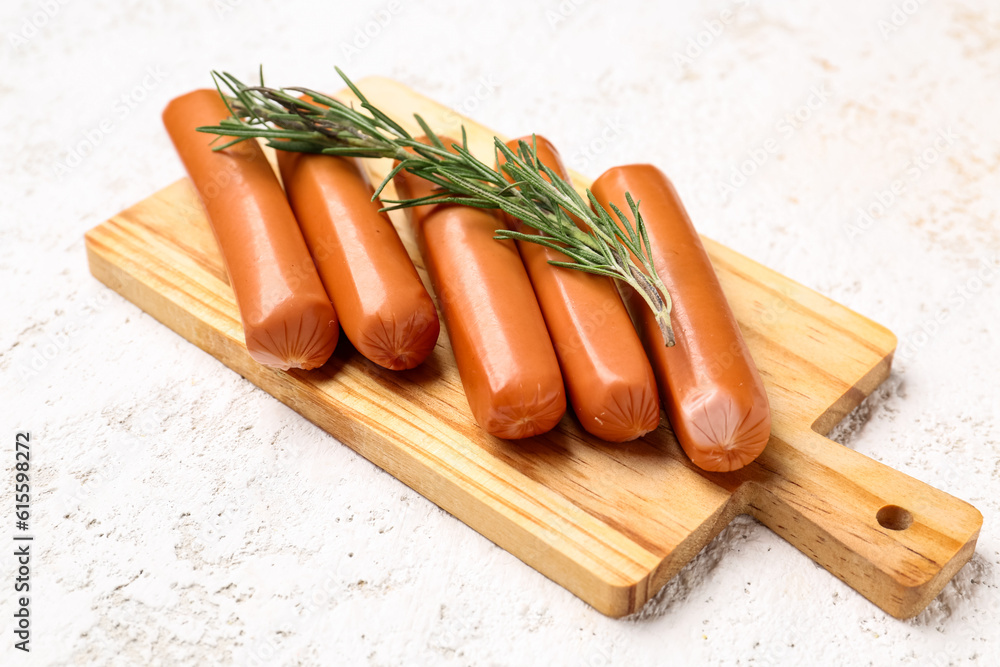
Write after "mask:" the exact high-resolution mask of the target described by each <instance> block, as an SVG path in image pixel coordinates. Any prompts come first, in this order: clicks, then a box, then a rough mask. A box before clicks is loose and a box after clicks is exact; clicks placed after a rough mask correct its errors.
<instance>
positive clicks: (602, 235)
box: [198, 69, 674, 346]
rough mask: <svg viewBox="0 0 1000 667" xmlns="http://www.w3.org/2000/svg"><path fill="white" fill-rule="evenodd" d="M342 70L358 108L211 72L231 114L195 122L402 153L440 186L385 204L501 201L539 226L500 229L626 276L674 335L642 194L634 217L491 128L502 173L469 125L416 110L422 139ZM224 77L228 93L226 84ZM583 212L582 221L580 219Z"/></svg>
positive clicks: (363, 152)
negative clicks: (449, 129) (483, 154)
mask: <svg viewBox="0 0 1000 667" xmlns="http://www.w3.org/2000/svg"><path fill="white" fill-rule="evenodd" d="M337 73H338V74H340V76H341V78H342V79H343V80H344V82H345V83H346V84H347V86H348V88H350V90H351V92H352V93H354V95H355V96H356V97H357V98H358V101H359V102H360V106H361V109H356V108H355V107H354V106H353V105H348V104H344V103H343V102H340V101H339V100H336V99H334V98H331V97H327V96H325V95H322V94H320V93H316V92H314V91H311V90H309V89H307V88H284V89H282V88H268V87H266V86H264V83H263V75H262V77H261V84H260V85H259V86H247V85H245V84H243V83H242V82H241V81H239V80H238V79H237V78H236V77H234V76H232V75H231V74H227V73H219V72H213V73H212V75H213V77H214V78H215V81H216V87H217V88H218V90H219V94H220V96H221V97H222V99H223V101H225V103H226V105H227V107H228V109H229V111H230V112H231V114H232V117H230V118H227V119H225V120H223V121H221V122H220V123H219V124H218V125H216V126H210V127H199V128H198V130H199V131H201V132H208V133H212V134H216V135H218V136H220V137H226V138H228V139H229V142H228V143H226V144H225V145H220V146H217V147H216V150H221V149H224V148H225V147H226V146H228V145H231V144H232V139H233V138H234V137H236V138H237V139H236V140H237V141H239V140H241V139H248V138H253V137H258V138H263V139H265V140H267V144H268V145H269V146H271V147H272V148H275V149H279V150H291V151H300V152H309V153H322V154H327V155H340V156H354V157H362V158H389V159H393V160H396V161H397V162H398V163H400V164H399V166H398V167H396V169H405V170H406V171H409V172H410V173H413V174H414V175H416V176H420V177H423V178H425V179H427V180H429V181H430V182H431V183H433V184H434V185H436V186H437V188H438V191H437V192H435V194H432V195H430V196H427V197H421V198H419V199H411V200H396V201H389V200H383V204H391V206H388V207H386V208H384V209H383V210H396V209H398V208H408V207H411V206H419V205H423V204H434V203H452V202H458V203H465V204H467V205H469V206H476V207H479V208H494V209H501V210H502V211H504V212H505V213H507V214H509V215H511V216H513V217H516V218H518V219H519V220H520V221H521V222H523V223H524V224H525V225H526V226H528V227H531V228H533V229H535V230H536V231H537V232H538V233H537V234H524V233H521V232H517V231H512V230H508V229H499V230H497V232H496V237H497V238H510V239H516V240H518V241H527V242H531V243H539V244H541V245H544V246H547V247H550V248H555V249H559V250H561V251H562V252H563V253H564V254H565V255H566V256H567V259H568V260H571V261H555V260H552V261H551V262H550V263H552V264H555V265H556V266H564V267H568V268H571V269H577V270H580V271H585V272H587V273H595V274H598V275H603V276H608V277H611V278H614V279H616V280H619V281H621V282H623V283H625V284H627V285H628V286H629V287H631V288H632V289H634V290H635V291H636V292H637V293H638V294H639V295H640V296H641V297H642V298H643V300H644V301H645V302H646V304H647V305H648V306H649V308H650V309H651V310H652V312H653V313H654V315H655V317H656V322H657V325H658V326H659V328H660V332H661V334H662V336H663V341H664V344H665V345H667V346H671V345H673V344H674V334H673V329H672V327H671V325H670V311H671V303H672V302H671V299H670V294H669V293H668V292H667V290H666V288H665V287H664V285H663V282H662V281H661V280H660V277H659V276H658V275H657V273H656V269H655V266H654V264H653V259H652V257H651V256H650V246H649V240H648V238H647V237H646V229H645V225H644V223H643V220H642V216H641V215H640V214H639V209H638V204H637V203H636V202H634V201H633V200H632V198H631V197H630V196H629V195H627V194H626V200H627V202H628V204H629V209H630V211H631V214H632V219H631V220H630V219H629V218H628V217H627V215H626V213H624V212H623V211H622V210H621V209H619V208H617V207H615V206H614V205H612V206H611V209H612V211H613V213H614V215H613V216H612V215H611V214H610V213H608V212H606V211H605V210H604V208H603V207H601V206H600V205H599V203H598V202H597V200H596V199H595V198H594V196H593V194H592V193H591V192H590V191H589V190H588V191H587V197H586V198H584V197H581V195H580V193H579V192H577V191H576V189H575V188H574V187H573V185H572V184H571V183H569V182H568V181H566V180H564V179H563V178H562V177H561V176H560V175H559V174H556V173H555V172H553V171H552V170H551V169H549V168H548V167H547V166H545V165H542V164H541V163H539V161H538V156H537V154H536V152H535V149H534V147H533V145H531V146H529V145H528V144H527V143H525V142H523V141H522V142H520V144H519V146H518V148H517V150H516V151H514V150H511V148H509V147H508V146H507V145H506V144H504V143H503V142H502V141H501V140H500V139H499V138H496V137H494V150H495V152H496V156H497V160H498V162H501V163H502V164H503V167H502V170H503V173H501V172H500V171H498V170H497V169H495V168H494V167H493V166H491V165H488V164H486V163H485V162H483V161H481V160H480V159H478V158H477V157H476V156H474V155H473V154H472V153H471V152H470V150H469V147H468V140H467V137H466V133H465V128H464V127H463V128H462V142H461V144H460V145H459V144H454V145H452V146H450V147H449V146H446V145H445V142H444V141H442V139H441V138H440V137H439V136H438V135H437V134H435V133H434V131H433V130H432V129H431V128H430V126H429V125H428V124H427V123H426V122H425V121H424V120H423V119H422V118H421V117H420V116H419V115H416V114H414V119H415V120H416V122H417V124H418V125H419V126H420V129H421V130H422V131H423V133H424V134H425V135H427V138H428V140H429V141H428V143H424V142H422V141H417V140H416V139H415V138H413V137H412V136H411V135H410V134H409V133H408V132H407V130H406V129H405V128H404V127H403V126H402V125H400V124H399V123H398V122H397V121H395V120H393V119H392V118H390V117H389V116H388V115H386V114H385V113H384V112H383V111H381V110H379V109H378V108H377V107H375V106H374V105H373V104H371V102H369V101H368V100H367V99H366V98H365V96H364V95H363V94H362V93H361V91H360V90H358V88H357V86H355V85H354V84H353V83H352V82H351V80H350V79H348V78H347V76H346V75H345V74H344V73H343V72H341V71H340V70H339V69H338V70H337ZM223 86H226V87H228V89H229V91H230V94H226V93H224V92H223V90H222V87H223ZM292 93H300V94H304V95H307V96H308V98H307V99H302V98H300V97H299V96H298V95H297V94H292ZM309 100H312V101H309ZM532 144H534V142H532ZM501 156H502V157H503V160H500V157H501ZM393 173H394V172H390V173H389V175H388V176H387V177H386V178H385V179H384V180H383V181H382V183H381V184H380V185H379V186H378V188H377V189H376V191H375V193H374V195H373V197H372V198H373V199H374V198H375V197H378V196H379V195H380V194H381V192H382V189H383V188H384V187H385V186H386V185H387V184H388V182H389V180H390V176H392V175H393ZM508 179H509V180H508ZM588 200H589V201H588ZM577 220H579V221H580V222H582V224H581V225H580V226H577ZM644 246H645V247H644Z"/></svg>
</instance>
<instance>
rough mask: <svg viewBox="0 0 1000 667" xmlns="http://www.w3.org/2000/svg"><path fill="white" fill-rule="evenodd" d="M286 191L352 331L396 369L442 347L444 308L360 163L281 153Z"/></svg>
mask: <svg viewBox="0 0 1000 667" xmlns="http://www.w3.org/2000/svg"><path fill="white" fill-rule="evenodd" d="M278 166H279V167H280V169H281V178H282V181H283V182H284V184H285V192H286V193H287V194H288V199H289V201H290V202H291V204H292V209H293V210H294V211H295V217H296V218H297V219H298V221H299V226H300V227H301V229H302V233H303V235H304V236H305V240H306V245H307V246H308V247H309V251H310V252H311V253H312V257H313V260H314V261H315V262H316V268H317V269H319V274H320V277H321V278H322V279H323V285H324V286H325V287H326V291H327V293H328V294H329V295H330V298H331V299H332V300H333V306H334V308H335V309H336V310H337V314H338V315H339V316H340V324H341V326H342V327H343V328H344V334H346V335H347V338H348V339H350V341H351V343H353V344H354V347H355V348H357V350H358V352H360V353H361V354H363V355H364V356H365V357H367V358H368V359H370V360H371V361H373V362H375V363H376V364H378V365H380V366H384V367H385V368H389V369H391V370H402V369H406V368H413V367H414V366H416V365H417V364H419V363H420V362H422V361H423V360H424V359H426V358H427V355H429V354H430V353H431V352H432V351H433V350H434V344H435V343H436V342H437V337H438V331H439V330H440V324H439V323H438V316H437V311H436V310H435V309H434V302H433V301H432V300H431V297H430V295H429V294H427V290H426V289H424V285H423V283H422V282H420V276H418V275H417V270H416V269H415V268H414V267H413V262H411V261H410V257H409V255H407V254H406V248H404V247H403V242H402V241H400V240H399V236H398V235H397V234H396V230H395V229H394V228H393V226H392V222H390V221H389V217H388V216H387V215H386V214H385V213H380V212H379V209H380V208H381V207H382V204H381V202H380V201H378V200H375V201H372V194H373V193H374V188H372V186H371V184H370V183H369V182H368V179H367V178H366V177H365V175H364V173H363V172H362V171H361V169H360V167H359V165H358V163H357V160H355V159H354V158H346V157H336V156H331V155H309V154H305V153H291V152H285V151H278Z"/></svg>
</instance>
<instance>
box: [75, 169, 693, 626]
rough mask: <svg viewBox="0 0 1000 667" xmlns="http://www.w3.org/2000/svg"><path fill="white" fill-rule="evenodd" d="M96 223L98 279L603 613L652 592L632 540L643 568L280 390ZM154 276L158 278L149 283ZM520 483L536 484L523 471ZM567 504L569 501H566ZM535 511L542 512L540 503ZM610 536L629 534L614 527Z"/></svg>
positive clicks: (94, 268)
mask: <svg viewBox="0 0 1000 667" xmlns="http://www.w3.org/2000/svg"><path fill="white" fill-rule="evenodd" d="M170 187H172V186H170ZM99 229H100V226H99V227H97V228H95V229H93V230H91V231H90V232H88V233H87V234H86V249H87V257H88V262H89V265H90V270H91V273H92V274H93V275H94V276H95V277H96V278H97V279H98V280H100V281H101V282H102V283H104V284H105V285H107V286H108V287H110V288H111V289H113V290H115V291H116V292H118V293H120V294H121V295H122V296H124V297H125V298H126V299H128V300H129V301H131V302H133V303H135V304H136V305H138V306H139V307H140V308H142V309H143V310H144V311H145V312H147V313H149V314H150V315H151V316H153V317H154V318H155V319H157V320H158V321H160V322H161V323H163V324H164V325H166V326H167V327H169V328H170V329H172V330H174V331H175V332H177V333H178V334H180V335H181V336H183V337H184V338H186V339H187V340H189V341H190V342H192V343H194V344H195V345H197V346H198V347H199V348H201V349H202V350H204V351H205V352H207V353H209V354H211V355H212V356H213V357H215V358H216V359H218V360H219V361H221V362H222V363H223V364H225V365H226V366H228V367H230V368H231V369H232V370H234V371H236V372H237V373H239V374H240V375H242V376H243V377H244V378H246V379H247V380H249V381H250V382H252V383H253V384H255V385H257V386H258V387H260V388H261V389H264V390H265V391H267V392H268V393H270V394H271V395H273V396H274V397H275V398H277V399H278V400H280V401H282V402H283V403H285V404H286V405H288V406H289V407H291V408H292V409H294V410H296V411H297V412H299V413H300V414H302V415H303V416H304V417H306V418H307V419H309V420H310V421H312V422H314V423H316V424H317V425H319V426H320V427H321V428H323V429H324V430H325V431H327V432H329V433H330V434H331V435H333V436H334V437H336V438H338V439H339V440H340V441H341V442H343V443H344V444H346V445H348V446H349V447H350V448H351V449H353V450H354V451H356V452H357V453H359V454H361V455H362V456H364V457H365V458H366V459H368V460H369V461H371V462H372V463H374V464H375V465H377V466H379V467H380V468H382V469H384V470H385V471H386V472H388V473H389V474H391V475H393V476H394V477H396V478H397V479H399V480H400V481H401V482H403V483H404V484H406V485H407V486H409V487H411V488H413V489H414V490H415V491H417V492H418V493H420V494H421V495H423V496H425V497H427V498H429V499H431V500H432V501H433V502H434V503H435V504H437V505H438V506H439V507H441V508H442V509H444V510H445V511H447V512H449V513H450V514H452V515H454V516H455V517H456V518H458V519H459V520H461V521H462V522H463V523H465V524H467V525H468V526H470V527H471V528H473V529H474V530H476V531H477V532H478V533H480V534H481V535H483V536H484V537H486V538H487V539H489V540H490V541H492V542H494V543H495V544H497V545H498V546H500V547H501V548H503V549H505V550H506V551H508V552H510V553H511V554H513V555H514V556H515V557H517V558H519V559H520V560H522V561H523V562H525V563H526V564H527V565H529V566H531V567H532V568H534V569H535V570H537V571H538V572H540V573H541V574H543V575H544V576H546V577H548V578H549V579H551V580H552V581H554V582H555V583H557V584H559V585H560V586H562V587H563V588H566V589H567V590H569V591H570V592H571V593H573V594H574V595H576V596H577V597H579V598H580V599H582V600H583V601H584V602H586V603H588V604H590V605H591V606H593V607H594V608H595V609H597V610H598V611H600V612H601V613H603V614H605V615H608V616H612V617H621V616H625V615H627V614H630V613H633V612H634V611H636V610H637V609H638V608H639V607H641V605H642V604H644V603H645V602H646V600H647V599H648V597H649V594H650V593H649V591H648V590H646V582H647V581H648V579H649V576H648V573H649V572H652V571H654V570H655V568H656V566H657V563H658V562H659V561H660V559H658V558H657V557H655V556H653V555H652V554H649V553H648V552H646V551H645V550H643V549H642V548H641V547H639V546H638V545H634V544H633V543H631V542H629V545H628V547H627V549H628V550H629V551H630V552H632V554H633V557H637V558H640V559H641V560H643V561H645V565H644V566H643V569H642V570H641V571H636V573H635V574H634V575H632V576H630V575H628V574H627V573H626V572H624V571H622V570H616V569H611V567H610V565H609V564H608V563H602V562H601V555H600V553H598V552H595V551H593V549H599V548H600V547H601V543H600V541H597V542H595V541H589V542H590V544H589V546H590V550H587V551H581V549H585V548H586V547H584V546H583V545H582V544H581V545H575V544H571V543H570V542H568V540H567V537H568V536H566V537H564V536H561V535H559V534H557V533H556V532H554V531H548V532H547V533H546V532H545V531H542V532H539V531H538V530H537V529H536V530H531V529H530V528H529V527H528V526H527V525H526V524H525V523H524V522H523V521H519V520H518V519H517V518H516V517H513V516H512V515H510V514H509V513H507V512H504V511H503V508H500V507H497V506H495V505H493V504H490V503H485V502H481V500H482V499H481V498H479V497H478V496H477V493H480V492H481V491H482V490H481V489H478V488H476V487H475V485H474V484H473V483H472V482H469V481H466V482H465V483H463V481H462V479H460V476H450V475H442V474H441V470H440V469H439V468H437V467H432V466H431V465H429V464H428V462H427V461H425V460H424V459H423V458H422V457H420V456H419V455H418V454H417V452H415V451H414V450H412V449H405V448H401V447H399V446H398V443H396V442H395V441H393V440H392V439H391V438H390V437H389V436H388V433H386V432H384V431H385V430H384V429H380V428H379V425H377V424H375V423H366V422H365V421H363V420H360V419H356V418H354V419H352V418H350V417H347V416H345V415H341V414H338V413H336V412H335V411H330V410H328V409H326V406H324V405H321V404H319V403H316V404H313V403H311V402H309V401H308V400H303V397H302V396H301V395H298V394H295V393H292V392H289V391H287V390H283V389H282V388H283V387H284V385H285V384H287V383H286V382H285V381H283V380H282V379H281V378H277V377H274V376H277V375H279V374H280V373H281V372H280V371H276V370H273V369H269V368H266V367H264V366H261V365H260V364H258V363H256V362H254V361H253V360H252V359H250V357H249V355H248V354H247V353H246V349H245V347H244V346H243V345H242V344H241V343H240V342H239V341H238V340H236V339H235V338H234V337H233V336H232V335H231V333H230V334H227V333H226V332H223V331H219V330H216V329H214V328H213V327H211V326H208V325H207V324H206V323H205V322H204V321H203V320H201V319H199V317H198V316H197V315H196V314H195V313H193V312H191V311H190V310H189V307H190V304H188V303H182V301H183V300H184V299H185V297H184V295H183V294H180V293H179V294H178V295H175V296H177V297H178V299H175V298H171V296H168V295H166V294H164V293H163V292H162V291H161V288H162V287H163V285H159V282H160V281H158V280H156V279H155V278H153V277H152V276H150V275H148V272H146V271H145V269H144V268H143V267H141V266H140V265H139V264H137V263H135V262H128V261H125V260H124V258H123V257H122V256H121V255H120V254H119V253H116V252H114V251H113V250H112V249H110V248H108V247H106V245H105V244H104V243H103V242H102V240H101V239H100V238H99V237H100V234H99ZM151 280H152V281H153V282H155V283H157V285H155V286H154V285H153V284H151V283H150V281H151ZM292 374H294V375H295V376H296V377H297V378H298V379H299V380H300V381H304V382H306V383H309V382H310V380H309V378H310V375H309V374H308V373H300V372H297V371H293V372H292ZM355 417H357V415H355ZM369 421H370V420H369ZM524 483H525V485H528V486H536V483H534V482H531V480H528V479H527V478H525V480H524ZM564 504H566V505H567V506H568V505H570V503H569V502H568V501H565V503H564ZM563 510H564V511H567V512H569V513H571V514H579V515H580V518H582V519H583V520H584V521H586V522H594V521H596V520H595V519H593V518H592V517H590V515H589V514H587V513H586V512H584V511H583V510H580V509H579V508H576V507H575V506H572V507H564V508H563ZM538 511H539V513H540V514H541V513H543V512H542V510H541V509H539V510H538ZM545 513H546V514H548V513H550V512H545ZM552 518H553V519H554V520H555V521H557V522H558V523H560V525H563V528H564V529H565V528H566V526H565V525H564V524H566V520H565V519H560V518H559V517H556V516H555V514H553V517H552ZM536 528H537V526H536ZM615 538H616V540H617V541H619V542H628V540H627V538H625V537H624V536H619V535H618V534H617V533H615ZM619 548H622V547H621V545H617V546H616V545H611V544H609V545H607V549H609V550H612V551H614V550H616V549H619ZM698 548H700V547H698ZM696 552H697V548H695V549H694V553H696ZM642 554H645V556H643V555H642ZM692 555H693V554H692Z"/></svg>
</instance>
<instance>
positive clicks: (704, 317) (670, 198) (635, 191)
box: [591, 164, 771, 472]
mask: <svg viewBox="0 0 1000 667" xmlns="http://www.w3.org/2000/svg"><path fill="white" fill-rule="evenodd" d="M591 190H592V191H593V193H594V196H595V197H597V199H598V201H600V202H601V204H602V205H604V206H605V207H606V208H607V209H608V211H609V212H610V211H611V209H610V207H609V206H608V202H614V203H615V204H616V205H618V207H619V208H621V209H623V210H626V211H627V210H628V208H627V206H626V203H625V193H626V192H629V193H631V194H632V197H633V198H634V199H635V200H636V201H637V202H640V206H639V211H640V212H641V213H642V216H643V219H644V220H645V222H646V226H647V231H648V233H649V241H650V243H651V245H652V255H653V263H654V266H655V267H656V272H657V273H658V274H659V275H660V278H662V280H663V283H664V285H665V286H666V288H667V290H668V291H669V292H670V294H671V296H672V297H673V303H674V311H673V314H672V321H673V326H674V333H675V335H676V338H677V344H676V345H675V346H674V347H669V348H668V347H666V346H665V345H664V344H663V338H662V336H661V335H660V331H659V328H658V327H657V325H656V321H655V319H654V318H653V315H652V312H651V311H650V310H649V308H648V307H647V306H646V304H645V302H644V301H642V299H641V298H640V297H638V295H632V296H631V297H629V299H628V300H629V301H630V302H631V303H630V304H629V305H630V309H631V310H632V312H633V315H634V317H635V319H636V324H637V327H638V329H639V333H640V335H641V336H642V337H643V340H644V342H645V344H646V350H647V352H648V354H649V356H650V360H651V361H652V362H653V370H654V371H655V372H656V377H657V380H658V381H659V384H660V395H661V396H662V397H663V400H664V407H665V408H666V410H667V416H668V418H669V419H670V423H671V425H672V426H673V428H674V433H675V434H676V435H677V440H678V441H679V442H680V444H681V447H683V448H684V451H685V452H686V453H687V455H688V456H689V457H690V458H691V460H692V461H693V462H694V463H695V465H697V466H699V467H701V468H703V469H705V470H711V471H718V472H725V471H729V470H736V469H738V468H742V467H743V466H745V465H746V464H748V463H750V462H751V461H753V460H754V459H755V458H756V457H757V455H758V454H760V453H761V452H762V451H763V450H764V447H765V446H766V445H767V441H768V439H769V437H770V433H771V412H770V408H769V407H768V401H767V393H766V392H765V391H764V384H763V383H762V382H761V379H760V374H759V373H758V372H757V367H756V366H755V365H754V362H753V359H752V358H751V356H750V351H749V350H748V349H747V346H746V344H745V343H744V342H743V336H742V335H741V334H740V329H739V326H738V325H737V323H736V318H735V317H734V316H733V313H732V310H730V308H729V304H728V302H727V301H726V297H725V295H724V294H723V292H722V287H721V285H720V284H719V279H718V276H716V275H715V270H714V269H713V268H712V263H711V261H710V260H709V259H708V254H707V253H706V252H705V248H704V247H703V246H702V244H701V239H700V238H699V236H698V232H697V231H695V229H694V226H693V225H692V224H691V220H690V219H689V218H688V215H687V213H686V212H685V210H684V207H683V205H682V204H681V201H680V199H679V198H678V196H677V192H676V191H675V190H674V187H673V185H672V184H671V183H670V181H669V180H667V177H666V176H665V175H664V174H663V173H662V172H661V171H660V170H659V169H657V168H656V167H654V166H652V165H648V164H635V165H627V166H624V167H614V168H612V169H609V170H608V171H606V172H604V174H602V175H601V177H600V178H598V179H597V180H596V181H594V185H593V186H592V187H591ZM612 215H614V214H613V213H612ZM616 219H617V218H616Z"/></svg>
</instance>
